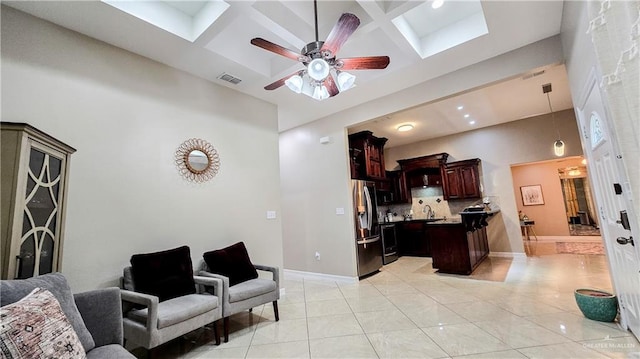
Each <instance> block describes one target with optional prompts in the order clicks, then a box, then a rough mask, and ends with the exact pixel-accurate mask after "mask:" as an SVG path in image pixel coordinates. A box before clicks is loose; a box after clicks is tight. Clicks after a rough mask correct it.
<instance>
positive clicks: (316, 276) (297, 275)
mask: <svg viewBox="0 0 640 359" xmlns="http://www.w3.org/2000/svg"><path fill="white" fill-rule="evenodd" d="M284 278H285V279H313V280H327V281H332V282H343V283H358V278H356V277H347V276H341V275H333V274H324V273H315V272H303V271H298V270H293V269H285V270H284Z"/></svg>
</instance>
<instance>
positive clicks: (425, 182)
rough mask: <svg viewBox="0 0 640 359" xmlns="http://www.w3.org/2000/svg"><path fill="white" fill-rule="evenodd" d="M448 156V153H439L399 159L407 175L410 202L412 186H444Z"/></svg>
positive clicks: (406, 181)
mask: <svg viewBox="0 0 640 359" xmlns="http://www.w3.org/2000/svg"><path fill="white" fill-rule="evenodd" d="M448 157H449V154H447V153H437V154H434V155H429V156H422V157H415V158H408V159H404V160H399V161H398V163H399V164H400V168H401V169H402V172H403V173H404V176H405V181H404V183H405V186H406V187H407V192H408V193H409V202H410V201H411V196H410V195H411V192H410V191H411V188H416V187H428V186H442V183H443V178H442V169H443V166H444V164H445V163H446V162H447V158H448Z"/></svg>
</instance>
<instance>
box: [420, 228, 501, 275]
mask: <svg viewBox="0 0 640 359" xmlns="http://www.w3.org/2000/svg"><path fill="white" fill-rule="evenodd" d="M427 229H428V230H427V232H428V235H429V239H430V241H431V257H432V258H433V268H434V269H438V272H440V273H451V274H465V275H467V274H471V272H473V270H474V269H475V268H476V267H477V266H478V265H479V264H480V263H481V262H482V261H483V260H484V259H485V258H486V257H487V256H488V255H489V243H488V241H487V230H486V227H482V228H480V229H476V230H474V231H473V232H467V230H466V228H465V226H464V225H463V224H462V223H460V224H437V223H432V224H429V225H428V226H427Z"/></svg>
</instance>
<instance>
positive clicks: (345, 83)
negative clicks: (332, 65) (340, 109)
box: [338, 71, 356, 91]
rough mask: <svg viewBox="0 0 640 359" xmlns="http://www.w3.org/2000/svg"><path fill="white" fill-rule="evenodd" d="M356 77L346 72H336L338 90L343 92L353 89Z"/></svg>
mask: <svg viewBox="0 0 640 359" xmlns="http://www.w3.org/2000/svg"><path fill="white" fill-rule="evenodd" d="M355 81H356V77H355V76H354V75H352V74H350V73H348V72H344V71H338V89H339V90H340V91H345V90H348V89H350V88H351V87H353V84H354V83H355Z"/></svg>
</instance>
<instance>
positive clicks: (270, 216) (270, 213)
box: [267, 211, 276, 219]
mask: <svg viewBox="0 0 640 359" xmlns="http://www.w3.org/2000/svg"><path fill="white" fill-rule="evenodd" d="M267 219H276V211H267Z"/></svg>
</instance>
